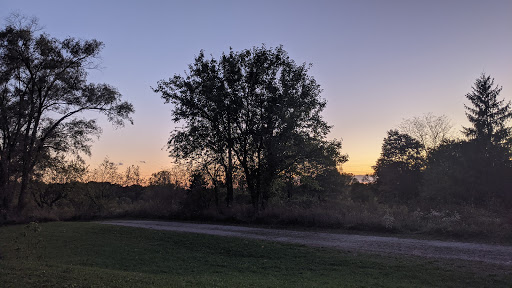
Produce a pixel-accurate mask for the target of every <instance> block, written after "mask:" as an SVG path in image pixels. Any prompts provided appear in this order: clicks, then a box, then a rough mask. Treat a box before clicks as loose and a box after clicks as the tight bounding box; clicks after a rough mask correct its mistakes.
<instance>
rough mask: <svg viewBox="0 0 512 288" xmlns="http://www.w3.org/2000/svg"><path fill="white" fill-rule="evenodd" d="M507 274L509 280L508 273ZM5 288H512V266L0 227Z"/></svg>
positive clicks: (103, 230) (80, 228)
mask: <svg viewBox="0 0 512 288" xmlns="http://www.w3.org/2000/svg"><path fill="white" fill-rule="evenodd" d="M507 269H508V271H507ZM0 271H1V272H0V283H2V287H510V284H511V283H512V275H511V273H509V272H510V267H497V266H490V265H479V264H474V263H473V264H470V263H462V262H454V261H436V260H428V259H420V258H405V257H398V256H396V257H383V256H375V255H368V254H354V253H349V252H342V251H337V250H331V249H322V248H310V247H305V246H299V245H289V244H278V243H272V242H265V241H256V240H246V239H238V238H228V237H219V236H206V235H196V234H188V233H175V232H166V231H153V230H145V229H138V228H128V227H118V226H110V225H102V224H97V223H83V222H53V223H45V224H35V223H31V224H29V225H16V226H5V227H0Z"/></svg>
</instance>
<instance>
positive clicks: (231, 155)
mask: <svg viewBox="0 0 512 288" xmlns="http://www.w3.org/2000/svg"><path fill="white" fill-rule="evenodd" d="M307 72H308V66H307V65H306V64H302V65H297V64H295V62H294V61H293V60H291V59H290V58H289V56H288V54H287V53H286V51H284V50H283V48H282V47H278V48H275V49H267V48H266V47H264V46H263V47H254V48H253V49H250V50H243V51H241V52H234V51H232V50H231V51H230V52H229V54H223V55H222V56H221V58H220V60H219V61H217V60H215V59H206V58H205V56H204V53H203V52H201V53H200V54H199V56H198V57H196V59H195V62H194V63H193V64H192V65H190V66H189V72H188V74H187V76H186V77H182V76H179V75H176V76H174V78H171V79H169V80H168V81H160V82H159V83H158V87H157V88H156V89H154V90H155V92H159V93H161V94H162V97H163V98H164V99H165V101H166V103H167V102H171V103H172V104H174V110H173V116H174V119H173V120H174V121H176V122H179V121H182V123H184V125H185V126H184V127H183V129H179V130H177V131H175V132H173V133H172V134H171V138H170V140H169V147H170V148H171V151H172V154H173V155H174V156H175V157H177V158H178V159H196V160H197V159H208V161H211V160H212V159H213V160H214V161H215V162H216V163H218V165H221V166H222V167H223V168H224V172H225V173H224V174H225V184H226V188H227V197H226V198H227V199H226V200H227V202H228V204H229V203H230V201H232V199H233V171H234V169H241V170H242V171H243V173H244V176H245V179H244V180H245V183H246V185H247V188H248V190H249V192H250V194H251V198H252V203H253V205H254V206H255V208H256V207H257V206H258V204H261V206H264V205H265V203H266V202H267V201H268V199H269V197H270V194H271V190H272V185H273V181H274V180H275V179H276V178H278V177H279V175H281V174H283V173H284V172H286V171H289V170H290V169H292V168H293V167H294V166H296V164H297V163H305V162H309V163H323V164H329V165H331V166H332V165H335V164H336V163H342V162H344V161H346V156H344V155H341V154H340V148H341V142H340V141H336V140H333V141H326V140H325V137H326V135H327V133H328V132H329V130H330V126H328V125H327V124H326V123H325V122H324V121H323V119H322V117H321V115H320V113H321V111H322V110H323V108H324V107H325V104H326V102H325V101H324V100H323V99H321V97H320V92H321V89H320V86H319V85H318V84H317V83H316V81H315V80H314V78H313V77H311V76H309V75H308V74H307Z"/></svg>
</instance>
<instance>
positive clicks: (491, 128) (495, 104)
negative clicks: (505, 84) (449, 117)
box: [463, 74, 512, 148]
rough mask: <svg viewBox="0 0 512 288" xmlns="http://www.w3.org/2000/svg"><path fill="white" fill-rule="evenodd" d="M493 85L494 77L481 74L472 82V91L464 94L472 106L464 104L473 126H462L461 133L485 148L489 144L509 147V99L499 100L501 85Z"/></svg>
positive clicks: (510, 131)
mask: <svg viewBox="0 0 512 288" xmlns="http://www.w3.org/2000/svg"><path fill="white" fill-rule="evenodd" d="M493 86H494V79H491V77H490V76H486V75H485V74H482V75H481V76H480V78H478V79H477V80H476V82H475V84H474V86H473V87H472V88H473V91H472V92H471V93H468V94H466V98H468V99H469V101H471V104H472V107H470V106H467V105H464V107H465V108H466V110H467V112H466V116H467V117H468V120H469V122H471V124H473V127H464V128H463V133H464V134H465V136H466V137H468V138H469V139H470V140H477V142H480V143H482V144H483V145H485V146H486V147H487V148H488V147H489V146H491V145H494V146H506V147H508V148H510V145H511V135H512V127H507V126H506V123H507V121H508V120H509V119H512V109H511V103H510V101H508V102H505V100H504V99H503V100H499V99H498V96H499V94H500V92H501V90H502V87H498V86H497V85H496V86H495V87H493Z"/></svg>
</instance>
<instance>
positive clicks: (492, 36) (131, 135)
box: [0, 0, 512, 176]
mask: <svg viewBox="0 0 512 288" xmlns="http://www.w3.org/2000/svg"><path fill="white" fill-rule="evenodd" d="M11 12H20V13H22V14H25V15H27V16H36V17H38V18H39V21H40V24H41V25H43V26H44V27H45V32H47V33H48V34H50V35H52V36H54V37H57V38H63V37H66V36H73V37H76V38H82V39H91V38H95V39H98V40H100V41H103V42H104V43H105V49H104V50H103V52H102V60H101V61H102V62H101V66H102V67H104V68H103V69H102V70H101V71H91V72H90V80H91V81H92V82H104V83H109V84H111V85H114V86H116V87H117V88H118V89H119V90H120V92H121V93H122V94H123V95H124V97H125V99H127V100H129V101H131V102H132V103H133V104H134V106H135V109H136V113H135V115H134V120H135V124H134V125H133V126H126V127H125V128H123V129H117V130H115V129H113V128H112V126H111V125H110V124H108V123H107V122H106V119H103V118H99V120H100V123H103V124H102V127H103V135H102V136H101V138H100V139H99V140H98V141H96V142H95V143H94V145H93V150H92V152H93V156H92V157H91V158H89V159H88V161H89V163H90V165H91V167H92V168H94V167H96V165H98V164H99V163H100V162H101V161H102V160H103V159H104V158H105V157H106V156H108V157H109V159H110V160H111V161H113V162H116V163H123V164H124V165H132V164H133V165H139V166H140V167H141V169H142V172H143V174H144V175H146V176H147V175H149V174H150V173H152V172H155V171H156V170H160V169H164V168H167V167H170V166H171V165H172V159H170V158H168V157H167V153H166V152H165V150H164V147H165V143H166V141H167V139H168V134H169V132H170V131H171V130H172V129H173V128H174V125H173V123H172V122H171V120H170V119H171V117H170V110H171V106H169V105H164V104H163V101H162V100H161V99H160V97H159V95H157V94H155V93H153V92H152V90H151V88H150V87H151V86H155V85H156V82H157V81H158V80H161V79H167V78H169V77H171V76H172V75H174V74H176V73H178V74H182V73H183V72H184V71H185V70H186V69H187V65H188V64H189V63H191V62H192V61H193V59H194V55H197V54H198V52H199V50H201V49H204V50H205V51H206V53H207V54H212V55H213V56H214V57H218V56H219V55H220V54H221V53H222V52H223V51H228V49H229V47H230V46H231V47H233V49H235V50H242V49H245V48H251V47H252V46H259V45H261V44H262V43H265V44H266V45H267V47H275V46H277V45H280V44H283V45H284V48H285V50H287V51H288V52H289V55H290V56H291V58H293V59H294V60H295V61H296V62H298V63H302V62H308V63H312V64H313V68H312V69H311V71H310V73H311V75H313V76H314V77H315V79H316V80H317V81H318V83H320V85H321V86H322V88H323V89H324V91H323V93H322V96H323V97H324V98H326V99H327V101H328V103H327V108H326V109H325V112H324V116H325V119H326V120H327V122H328V123H329V124H331V125H333V126H334V128H333V129H332V133H331V134H330V136H329V137H330V138H338V139H340V138H342V139H343V151H344V153H348V154H349V157H350V160H349V162H347V163H346V164H345V165H344V166H343V168H344V170H345V171H347V172H352V173H354V174H364V173H369V172H371V166H372V165H374V164H375V161H376V160H377V158H378V156H379V153H380V147H381V144H382V140H383V138H384V137H385V135H386V131H387V130H389V129H392V128H396V127H397V125H398V124H399V123H400V122H401V121H402V120H403V119H405V118H411V117H414V116H421V115H422V114H425V113H429V112H432V113H433V114H435V115H442V114H445V115H446V116H448V117H449V118H450V119H451V121H452V123H453V124H454V131H459V130H460V127H461V126H462V125H467V121H466V118H465V115H464V106H463V105H464V103H467V101H466V99H465V97H464V95H465V94H466V93H468V92H470V90H471V85H472V84H473V83H474V81H475V79H476V78H477V77H479V75H480V74H481V73H483V72H485V73H487V74H490V75H491V76H492V77H494V78H495V81H496V83H498V84H499V85H502V86H503V91H502V93H501V97H504V98H506V99H507V100H510V99H512V1H510V0H502V1H498V0H489V1H473V0H461V1H454V0H450V1H382V0H376V1H364V0H363V1H356V0H354V1H296V0H294V1H292V0H291V1H277V0H274V1H244V0H238V1H149V0H148V1H105V0H103V1H96V0H90V1H80V2H78V1H51V0H50V1H23V0H16V1H14V0H13V1H6V0H0V18H1V21H2V23H3V24H5V21H4V20H5V18H6V17H7V16H8V15H9V14H10V13H11ZM121 169H123V168H122V167H121Z"/></svg>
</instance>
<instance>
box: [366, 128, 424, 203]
mask: <svg viewBox="0 0 512 288" xmlns="http://www.w3.org/2000/svg"><path fill="white" fill-rule="evenodd" d="M423 149H424V147H423V145H422V144H421V143H420V142H419V141H418V140H416V139H414V138H412V137H411V136H409V135H407V134H403V133H400V132H398V130H389V131H388V136H387V137H386V138H385V139H384V143H383V144H382V152H381V155H380V158H379V159H378V160H377V163H376V165H375V166H373V169H374V171H375V175H376V177H377V182H376V183H377V186H378V188H379V190H380V191H381V192H382V193H383V198H386V199H388V200H392V201H397V202H405V201H408V200H411V199H414V198H416V197H417V196H418V191H419V185H420V182H421V168H422V167H423V164H424V158H423V156H422V151H423Z"/></svg>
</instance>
